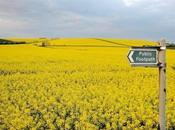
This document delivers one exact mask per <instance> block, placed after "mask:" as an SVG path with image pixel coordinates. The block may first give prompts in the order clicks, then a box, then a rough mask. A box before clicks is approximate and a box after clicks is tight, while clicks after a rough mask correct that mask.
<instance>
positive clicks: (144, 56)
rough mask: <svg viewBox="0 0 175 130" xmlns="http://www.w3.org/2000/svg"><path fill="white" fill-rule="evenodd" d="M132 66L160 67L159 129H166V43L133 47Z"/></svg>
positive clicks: (130, 53) (130, 58) (129, 56)
mask: <svg viewBox="0 0 175 130" xmlns="http://www.w3.org/2000/svg"><path fill="white" fill-rule="evenodd" d="M128 60H129V62H130V64H131V66H143V67H159V130H165V129H166V114H165V111H166V110H165V108H166V43H165V40H161V41H160V42H159V46H154V47H152V46H147V47H132V48H131V49H130V51H129V53H128Z"/></svg>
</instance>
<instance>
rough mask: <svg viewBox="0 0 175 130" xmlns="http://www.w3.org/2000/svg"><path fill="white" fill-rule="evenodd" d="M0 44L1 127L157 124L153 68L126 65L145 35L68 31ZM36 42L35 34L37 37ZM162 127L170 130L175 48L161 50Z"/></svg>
mask: <svg viewBox="0 0 175 130" xmlns="http://www.w3.org/2000/svg"><path fill="white" fill-rule="evenodd" d="M37 40H38V43H36V42H34V43H32V42H31V41H30V40H29V41H30V42H31V43H30V44H21V45H0V129H2V130H7V129H9V130H45V129H51V130H99V129H106V130H152V129H155V130H157V128H158V108H159V106H158V105H159V100H158V97H159V86H158V68H144V67H138V68H135V67H134V68H132V67H131V66H130V65H129V63H128V59H127V53H128V51H129V46H142V45H153V46H154V45H156V44H157V43H155V42H149V41H144V40H124V39H100V38H96V39H95V38H86V39H85V38H84V39H83V38H82V39H81V38H77V39H76V38H72V39H66V38H65V39H61V38H60V39H59V38H58V39H49V40H48V41H47V42H48V46H46V47H42V42H39V40H40V39H37ZM35 41H36V40H35ZM166 108H167V111H166V115H167V129H169V130H173V129H175V50H167V106H166Z"/></svg>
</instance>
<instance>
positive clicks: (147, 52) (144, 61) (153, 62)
mask: <svg viewBox="0 0 175 130" xmlns="http://www.w3.org/2000/svg"><path fill="white" fill-rule="evenodd" d="M157 57H158V52H157V49H151V48H149V49H148V48H132V49H131V50H130V51H129V53H128V59H129V62H130V64H131V65H132V66H157V64H158V58H157Z"/></svg>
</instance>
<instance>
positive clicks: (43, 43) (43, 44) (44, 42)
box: [41, 39, 49, 47]
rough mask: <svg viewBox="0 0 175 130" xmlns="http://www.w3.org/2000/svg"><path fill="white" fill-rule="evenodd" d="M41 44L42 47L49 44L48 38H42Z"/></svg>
mask: <svg viewBox="0 0 175 130" xmlns="http://www.w3.org/2000/svg"><path fill="white" fill-rule="evenodd" d="M41 46H42V47H46V46H49V40H48V39H46V40H44V41H43V42H42V45H41Z"/></svg>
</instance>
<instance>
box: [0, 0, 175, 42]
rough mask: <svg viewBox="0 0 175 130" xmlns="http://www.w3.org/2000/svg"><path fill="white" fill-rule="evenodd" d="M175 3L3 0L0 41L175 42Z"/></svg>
mask: <svg viewBox="0 0 175 130" xmlns="http://www.w3.org/2000/svg"><path fill="white" fill-rule="evenodd" d="M174 5H175V0H1V1H0V30H1V31H0V37H112V38H130V39H148V40H159V39H160V38H162V37H163V38H166V39H167V40H168V41H173V42H175V37H174V35H175V13H174V12H175V8H174Z"/></svg>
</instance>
